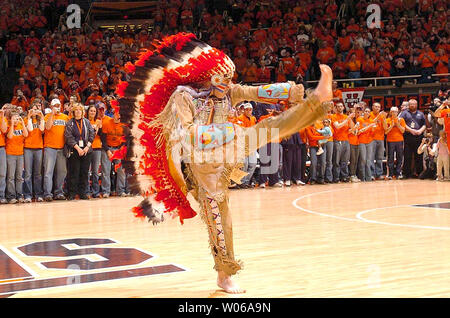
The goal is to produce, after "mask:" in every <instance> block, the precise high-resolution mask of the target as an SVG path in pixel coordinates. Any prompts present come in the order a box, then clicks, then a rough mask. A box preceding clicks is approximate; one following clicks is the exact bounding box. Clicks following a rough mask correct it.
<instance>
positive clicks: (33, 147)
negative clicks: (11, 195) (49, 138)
mask: <svg viewBox="0 0 450 318" xmlns="http://www.w3.org/2000/svg"><path fill="white" fill-rule="evenodd" d="M27 129H28V136H27V137H26V138H25V142H24V151H23V158H24V166H25V167H24V169H25V174H24V187H23V192H24V193H23V194H24V197H25V203H31V199H32V196H33V193H34V195H35V197H36V201H37V202H43V201H44V199H43V195H44V192H43V189H42V157H43V149H44V139H43V136H42V135H43V133H44V129H45V120H44V114H43V113H42V111H41V110H40V107H38V104H37V103H36V104H34V105H33V106H32V107H31V109H30V110H29V111H28V116H27Z"/></svg>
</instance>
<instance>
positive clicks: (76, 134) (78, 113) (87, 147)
mask: <svg viewBox="0 0 450 318" xmlns="http://www.w3.org/2000/svg"><path fill="white" fill-rule="evenodd" d="M72 113H73V118H72V119H70V120H69V121H68V122H67V124H66V129H65V131H64V138H65V144H66V146H67V150H68V151H69V153H70V155H69V158H68V168H69V171H70V173H69V175H68V178H67V187H68V197H67V200H74V199H75V196H76V195H77V194H78V195H79V197H80V199H82V200H87V199H89V197H88V195H87V193H88V184H89V166H90V164H91V157H92V142H93V141H94V137H95V131H94V128H93V127H92V125H91V123H90V122H89V120H88V119H87V118H85V117H84V106H83V105H82V104H80V103H77V104H76V105H74V106H73V107H72Z"/></svg>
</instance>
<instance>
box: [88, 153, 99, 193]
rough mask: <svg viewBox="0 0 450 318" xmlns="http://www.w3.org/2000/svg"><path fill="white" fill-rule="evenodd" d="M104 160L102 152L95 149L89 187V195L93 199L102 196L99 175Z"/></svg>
mask: <svg viewBox="0 0 450 318" xmlns="http://www.w3.org/2000/svg"><path fill="white" fill-rule="evenodd" d="M101 160H102V150H100V149H94V151H93V152H92V157H91V176H92V180H91V186H90V187H89V193H90V194H91V195H92V196H93V197H97V196H98V195H99V194H100V183H99V180H100V177H99V174H98V171H99V168H100V162H101Z"/></svg>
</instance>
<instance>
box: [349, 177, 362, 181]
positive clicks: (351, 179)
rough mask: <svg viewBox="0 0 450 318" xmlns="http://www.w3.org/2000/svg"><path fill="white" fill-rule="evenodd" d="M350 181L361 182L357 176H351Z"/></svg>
mask: <svg viewBox="0 0 450 318" xmlns="http://www.w3.org/2000/svg"><path fill="white" fill-rule="evenodd" d="M350 181H351V182H361V180H359V179H358V177H357V176H351V177H350Z"/></svg>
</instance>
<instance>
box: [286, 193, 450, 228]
mask: <svg viewBox="0 0 450 318" xmlns="http://www.w3.org/2000/svg"><path fill="white" fill-rule="evenodd" d="M383 186H384V185H383ZM349 189H352V188H351V187H345V188H342V189H331V190H325V191H319V192H313V193H309V194H305V195H303V196H301V197H298V198H296V199H295V200H293V201H292V205H293V206H294V208H296V209H298V210H301V211H304V212H306V213H309V214H313V215H318V216H322V217H331V218H335V219H339V220H343V221H350V222H364V223H371V224H379V225H389V226H398V227H409V228H416V229H428V230H443V231H450V227H438V226H428V225H417V224H400V223H390V222H383V221H375V220H370V219H366V218H363V217H362V215H363V214H365V213H368V212H371V211H374V210H381V209H392V208H396V207H414V208H425V209H426V208H428V207H420V206H417V205H418V204H420V203H416V204H408V205H404V204H401V205H393V206H386V207H380V208H372V209H366V210H362V211H359V212H357V213H356V215H355V217H356V218H348V217H343V216H338V215H333V214H327V213H323V212H319V211H313V210H310V209H307V208H304V207H301V206H299V205H298V202H299V201H300V200H303V199H305V198H308V197H312V196H315V195H320V194H324V193H330V192H337V191H343V190H349ZM436 203H439V202H436ZM441 203H443V202H441ZM429 208H430V209H435V210H444V209H439V208H432V207H429Z"/></svg>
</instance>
